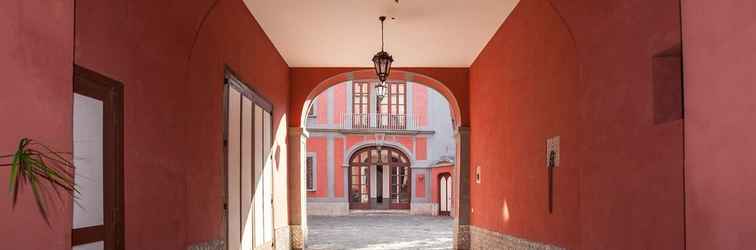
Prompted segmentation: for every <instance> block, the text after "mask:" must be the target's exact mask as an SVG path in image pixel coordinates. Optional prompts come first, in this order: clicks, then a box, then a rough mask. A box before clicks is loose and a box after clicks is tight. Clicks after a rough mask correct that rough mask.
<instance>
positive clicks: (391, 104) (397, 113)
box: [378, 82, 407, 128]
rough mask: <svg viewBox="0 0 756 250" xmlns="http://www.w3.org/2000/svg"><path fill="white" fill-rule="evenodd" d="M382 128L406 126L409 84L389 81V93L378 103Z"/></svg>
mask: <svg viewBox="0 0 756 250" xmlns="http://www.w3.org/2000/svg"><path fill="white" fill-rule="evenodd" d="M378 113H379V114H380V116H381V118H380V125H381V127H382V128H405V127H406V115H407V84H406V83H404V82H388V93H387V96H386V98H383V99H382V100H381V101H380V102H379V103H378Z"/></svg>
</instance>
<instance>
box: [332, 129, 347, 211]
mask: <svg viewBox="0 0 756 250" xmlns="http://www.w3.org/2000/svg"><path fill="white" fill-rule="evenodd" d="M333 155H334V157H333V162H334V170H333V172H334V178H333V191H334V196H336V197H344V185H346V184H344V175H345V174H346V171H344V167H343V166H344V157H343V156H344V139H343V138H334V139H333Z"/></svg>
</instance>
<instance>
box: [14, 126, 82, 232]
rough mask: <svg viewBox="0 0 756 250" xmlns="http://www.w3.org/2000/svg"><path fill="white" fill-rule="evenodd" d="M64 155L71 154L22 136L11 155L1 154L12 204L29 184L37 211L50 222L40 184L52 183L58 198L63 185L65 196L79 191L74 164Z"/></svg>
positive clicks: (42, 188)
mask: <svg viewBox="0 0 756 250" xmlns="http://www.w3.org/2000/svg"><path fill="white" fill-rule="evenodd" d="M64 156H69V157H70V156H71V153H66V152H59V151H56V150H53V149H52V148H51V147H49V146H47V145H45V144H42V143H39V142H37V141H34V140H32V139H29V138H23V139H21V141H20V142H19V143H18V148H16V151H15V152H14V153H13V154H9V155H0V160H2V161H3V162H5V163H3V162H0V167H10V168H11V169H10V178H9V182H8V184H9V189H10V193H11V197H12V202H13V206H14V207H15V205H16V201H17V197H18V193H19V190H21V188H22V187H23V186H25V185H28V186H29V187H30V188H31V191H32V193H33V194H34V198H35V200H36V203H37V208H38V209H39V212H40V213H41V214H42V217H43V218H44V219H45V222H47V223H48V224H49V223H50V222H49V219H48V217H47V206H46V203H45V196H44V193H43V192H44V191H45V189H44V187H45V185H43V184H45V183H46V184H48V185H49V186H51V187H52V189H53V190H54V191H55V193H56V194H57V195H58V198H60V192H59V189H58V188H62V189H63V190H64V191H65V193H66V194H68V195H73V194H74V193H78V190H77V189H76V184H75V183H74V175H73V170H74V164H73V163H72V162H71V161H69V160H68V159H67V158H66V157H64Z"/></svg>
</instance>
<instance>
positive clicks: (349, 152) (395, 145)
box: [342, 140, 415, 167]
mask: <svg viewBox="0 0 756 250" xmlns="http://www.w3.org/2000/svg"><path fill="white" fill-rule="evenodd" d="M375 146H381V147H390V148H395V149H398V150H399V151H402V153H404V155H406V156H407V159H409V161H410V167H411V166H414V165H415V155H414V154H412V153H411V152H412V151H410V150H409V149H408V148H407V147H405V146H404V145H402V144H401V143H398V142H392V141H376V140H370V141H365V142H361V143H358V144H355V145H354V146H352V147H351V148H349V150H347V153H346V154H344V161H342V162H343V163H344V166H349V160H351V159H352V155H354V153H356V152H357V151H359V150H361V149H363V148H368V147H375Z"/></svg>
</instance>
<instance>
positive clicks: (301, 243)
mask: <svg viewBox="0 0 756 250" xmlns="http://www.w3.org/2000/svg"><path fill="white" fill-rule="evenodd" d="M289 235H290V237H289V242H291V244H290V245H289V247H290V248H289V249H304V248H305V243H306V241H307V228H306V227H302V226H300V225H289Z"/></svg>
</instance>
